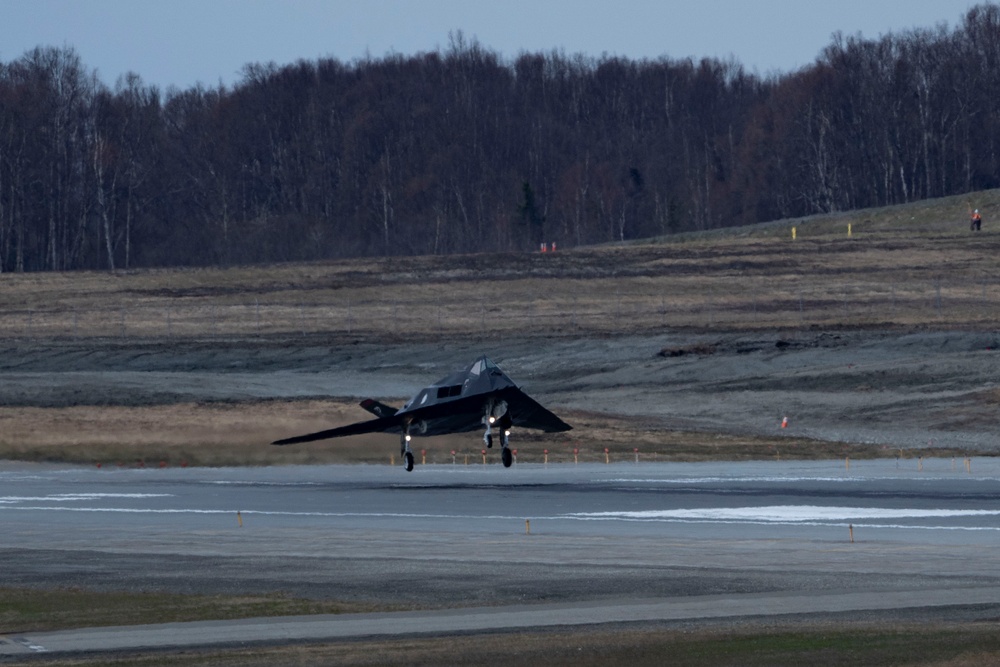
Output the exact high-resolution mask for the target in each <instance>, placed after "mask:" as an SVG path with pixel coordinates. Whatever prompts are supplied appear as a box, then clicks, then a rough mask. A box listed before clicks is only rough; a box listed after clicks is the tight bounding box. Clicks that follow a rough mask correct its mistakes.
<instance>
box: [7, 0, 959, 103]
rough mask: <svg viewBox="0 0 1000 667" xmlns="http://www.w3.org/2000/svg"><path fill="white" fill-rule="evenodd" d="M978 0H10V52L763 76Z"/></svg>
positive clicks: (197, 72) (189, 78)
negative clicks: (479, 62)
mask: <svg viewBox="0 0 1000 667" xmlns="http://www.w3.org/2000/svg"><path fill="white" fill-rule="evenodd" d="M976 4H978V3H977V2H974V1H973V0H0V61H3V62H8V61H11V60H15V59H16V58H18V57H20V56H21V55H22V54H23V53H24V52H25V51H27V50H29V49H32V48H34V47H35V46H39V45H42V46H58V47H61V46H71V47H73V48H74V49H76V51H77V53H79V54H80V57H81V58H82V60H83V63H84V64H85V65H86V66H87V67H88V68H90V69H96V70H97V71H98V74H99V76H100V78H101V79H102V80H103V81H104V82H105V83H107V84H108V85H113V84H114V82H115V80H116V79H117V78H118V77H119V75H121V74H123V73H125V72H128V71H134V72H137V73H138V74H139V75H140V76H142V78H143V80H144V81H145V82H146V83H151V84H155V85H158V86H160V87H161V88H162V89H164V90H165V89H166V88H168V87H170V86H176V87H179V88H189V87H191V86H194V85H195V84H196V83H198V82H201V83H203V84H205V85H208V86H214V85H216V84H218V83H219V82H220V81H221V82H222V83H224V84H226V85H231V84H233V83H235V82H237V81H238V80H239V78H240V74H239V73H240V70H241V68H242V67H243V65H245V64H246V63H250V62H257V63H267V62H272V61H273V62H276V63H278V64H285V63H292V62H295V61H296V60H299V59H303V58H304V59H307V60H313V59H316V58H319V57H326V56H332V57H336V58H339V59H340V60H343V61H348V62H349V61H352V60H354V59H357V58H363V57H365V56H366V55H370V56H372V57H374V58H379V57H382V56H384V55H385V54H387V53H390V52H393V53H399V54H403V55H412V54H415V53H419V52H426V51H435V50H438V49H444V48H446V47H447V45H448V34H449V32H452V31H458V30H461V31H462V32H463V33H464V34H465V37H466V39H467V40H471V39H473V38H474V39H476V40H478V41H479V43H480V44H482V45H483V46H484V47H487V48H489V49H492V50H494V51H498V52H499V53H501V54H502V55H503V56H505V57H507V58H513V57H515V56H517V54H518V53H520V52H522V51H528V52H538V51H543V52H549V51H552V50H553V49H559V50H563V51H565V52H566V53H567V54H575V53H584V54H587V55H591V56H600V55H602V54H605V53H607V54H609V55H620V56H625V57H628V58H632V59H640V58H657V57H659V56H663V55H666V56H669V57H671V58H685V57H694V58H696V59H697V58H701V57H703V56H715V57H721V58H727V57H729V56H732V57H734V58H735V59H736V60H738V61H739V62H741V63H743V64H744V65H745V66H746V67H747V68H749V69H750V70H756V71H757V72H759V73H760V74H767V73H771V72H789V71H792V70H795V69H798V68H800V67H802V66H804V65H808V64H810V63H812V62H813V61H814V60H815V59H816V57H817V56H818V55H819V53H820V51H821V50H822V49H823V47H824V46H826V45H827V44H828V43H829V42H830V36H831V35H832V34H833V33H834V32H836V31H838V30H839V31H842V32H843V33H845V34H849V35H852V34H856V33H861V34H862V35H864V36H865V37H868V38H877V37H878V36H880V35H882V34H885V33H887V32H902V31H905V30H908V29H910V28H914V27H927V28H930V27H933V26H935V25H937V24H941V23H946V24H947V25H948V26H949V27H955V26H956V25H958V24H959V23H960V22H961V19H962V16H963V15H964V14H965V12H966V11H967V10H968V9H969V8H970V7H972V6H974V5H976Z"/></svg>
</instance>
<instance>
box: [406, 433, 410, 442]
mask: <svg viewBox="0 0 1000 667" xmlns="http://www.w3.org/2000/svg"><path fill="white" fill-rule="evenodd" d="M406 441H407V442H409V441H410V434H409V433H407V434H406Z"/></svg>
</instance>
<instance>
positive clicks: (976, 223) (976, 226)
mask: <svg viewBox="0 0 1000 667" xmlns="http://www.w3.org/2000/svg"><path fill="white" fill-rule="evenodd" d="M982 226H983V216H981V215H979V209H978V208H977V209H976V210H975V211H973V212H972V220H971V221H970V222H969V229H970V230H972V231H974V232H978V231H979V230H980V229H981V228H982Z"/></svg>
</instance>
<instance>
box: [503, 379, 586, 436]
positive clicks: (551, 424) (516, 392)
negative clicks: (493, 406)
mask: <svg viewBox="0 0 1000 667" xmlns="http://www.w3.org/2000/svg"><path fill="white" fill-rule="evenodd" d="M503 397H504V400H505V401H507V406H508V409H509V410H510V416H511V420H512V421H513V422H514V426H521V427H524V428H534V429H538V430H539V431H544V432H545V433H559V432H561V431H569V430H571V429H572V428H573V427H572V426H570V425H569V424H567V423H566V422H564V421H563V420H562V419H559V417H557V416H555V415H554V414H552V413H551V412H549V410H547V409H546V408H545V407H543V406H542V404H541V403H539V402H538V401H536V400H535V399H533V398H531V397H530V396H528V395H527V394H525V393H524V392H523V391H521V390H520V389H518V388H516V387H511V388H510V389H508V390H506V391H504V392H503Z"/></svg>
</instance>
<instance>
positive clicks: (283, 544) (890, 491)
mask: <svg viewBox="0 0 1000 667" xmlns="http://www.w3.org/2000/svg"><path fill="white" fill-rule="evenodd" d="M998 499H1000V461H995V460H991V459H975V460H973V461H972V470H971V473H970V472H968V471H967V470H966V468H965V465H964V462H963V461H962V460H960V459H959V460H957V461H952V460H950V459H947V460H941V459H935V460H925V461H924V462H923V469H922V470H919V469H918V463H917V461H914V460H903V461H900V462H898V463H897V462H896V461H894V460H891V459H888V460H877V461H861V462H852V464H851V467H850V469H849V470H848V469H847V467H846V466H845V464H844V462H843V461H822V462H778V461H770V462H753V463H705V464H653V463H643V464H640V465H635V464H613V465H595V464H591V465H581V466H573V465H553V466H548V467H545V466H536V465H530V466H528V465H518V466H515V468H513V469H511V470H504V469H502V468H500V467H499V466H495V465H494V466H464V465H457V466H449V465H443V466H442V465H438V466H424V467H420V466H418V467H417V469H416V470H415V471H414V472H413V473H409V474H408V473H405V472H404V471H403V470H402V469H401V468H389V467H382V466H317V467H282V468H223V469H143V470H135V469H107V468H104V469H96V468H79V467H65V466H49V465H35V464H23V463H17V464H14V463H3V462H0V529H2V533H3V536H4V538H3V541H2V543H0V571H2V572H3V575H2V578H0V584H2V585H37V586H63V585H81V586H89V587H93V588H98V589H108V590H114V589H121V588H125V589H129V590H150V589H155V590H170V591H177V592H201V593H223V594H255V593H262V592H271V591H285V592H288V593H290V594H293V595H304V596H311V597H319V598H330V599H343V600H355V601H367V602H376V603H393V604H419V605H422V606H430V607H438V608H439V609H438V610H436V611H429V612H405V613H402V614H394V615H393V614H390V615H386V614H373V615H364V616H352V617H332V618H331V617H320V618H304V619H293V620H289V621H287V622H286V621H282V622H281V623H275V622H273V621H269V622H267V623H263V624H261V623H257V626H260V627H272V628H274V630H273V634H272V635H264V634H262V632H261V631H260V630H259V629H254V628H255V627H256V626H255V625H254V623H255V622H254V621H241V622H233V623H231V624H189V625H184V626H183V627H181V626H177V625H170V626H163V627H151V628H150V627H147V628H145V629H134V630H116V631H114V632H109V631H106V630H87V631H72V632H66V633H46V634H44V635H43V634H38V635H33V634H31V633H27V634H24V635H20V634H19V635H17V636H16V637H15V636H11V635H4V634H3V630H2V629H0V654H3V653H5V652H6V653H8V654H10V653H18V652H24V651H30V650H38V649H41V648H44V649H47V650H52V651H55V650H113V649H115V648H116V647H119V648H135V647H140V646H163V645H194V644H205V643H213V642H233V641H237V642H238V641H243V639H241V638H242V637H243V636H244V635H246V633H249V635H247V636H250V637H254V638H255V640H258V641H259V640H264V641H276V642H280V641H289V640H298V639H324V638H336V637H344V636H359V635H365V636H371V635H392V634H419V633H441V632H454V631H469V630H479V629H490V628H507V629H509V628H528V629H530V628H534V627H544V626H551V625H571V624H580V623H599V622H621V621H636V620H642V621H658V620H683V619H693V618H712V617H719V616H748V615H750V616H769V615H776V614H795V613H822V612H830V613H839V612H847V611H859V610H886V609H890V610H891V609H912V608H927V609H932V608H940V607H942V606H970V605H975V606H978V607H982V606H984V605H985V606H987V607H989V608H991V609H993V610H994V611H993V613H994V614H995V609H996V608H998V607H1000V554H998V550H997V549H996V547H997V542H998V538H1000V502H998ZM529 521H530V532H529V531H528V528H529V525H528V522H529ZM852 534H853V539H854V542H851V536H852ZM480 605H495V606H494V607H493V608H491V609H489V610H479V611H475V612H471V611H468V610H462V611H458V612H456V611H455V610H453V609H450V610H445V611H442V610H440V608H441V607H474V606H480ZM456 624H457V625H456ZM143 632H145V633H147V634H146V635H142V634H141V633H143ZM143 636H145V637H146V638H145V639H144V638H143ZM114 637H118V638H117V639H115V638H114ZM153 637H160V638H161V640H154V639H153ZM163 637H172V638H173V639H171V640H170V641H172V642H174V643H172V644H162V643H157V641H162V638H163ZM32 646H34V647H35V649H32V648H31V647H32Z"/></svg>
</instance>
